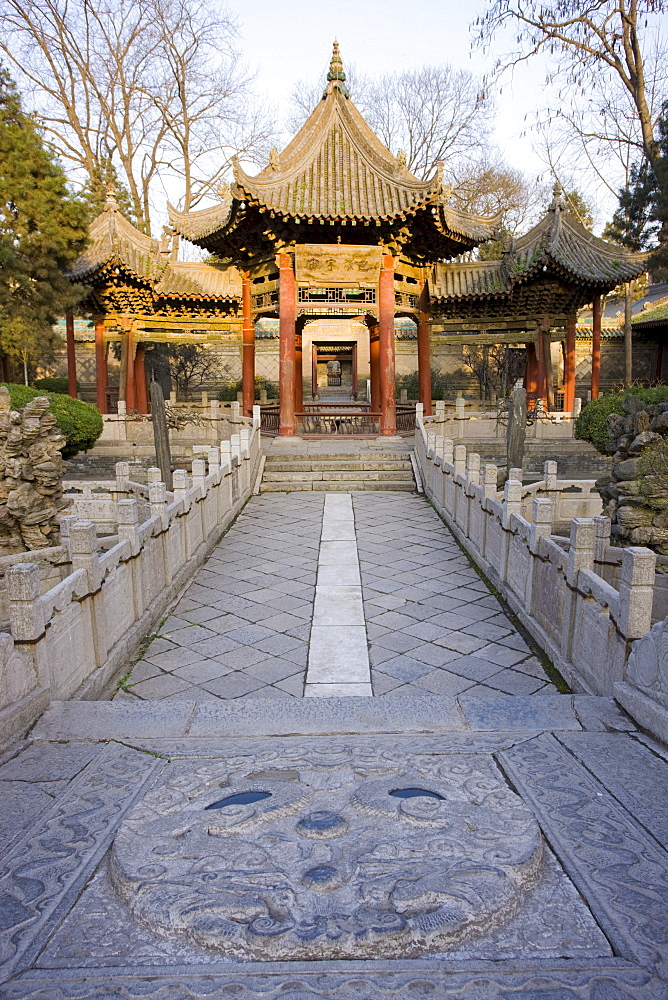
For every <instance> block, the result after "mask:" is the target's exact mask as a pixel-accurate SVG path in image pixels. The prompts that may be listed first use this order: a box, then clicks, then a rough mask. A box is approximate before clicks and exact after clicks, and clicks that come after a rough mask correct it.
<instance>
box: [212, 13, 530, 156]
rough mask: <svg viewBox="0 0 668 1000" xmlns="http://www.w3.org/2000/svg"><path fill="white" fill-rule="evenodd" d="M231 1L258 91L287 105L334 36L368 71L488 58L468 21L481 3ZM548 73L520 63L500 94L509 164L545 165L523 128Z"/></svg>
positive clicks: (471, 64) (500, 140) (500, 129)
mask: <svg viewBox="0 0 668 1000" xmlns="http://www.w3.org/2000/svg"><path fill="white" fill-rule="evenodd" d="M228 7H229V8H230V9H231V10H232V11H233V12H234V13H235V14H236V16H237V18H238V20H239V22H240V28H241V33H242V39H241V40H242V47H243V51H244V53H245V55H246V58H247V59H248V61H249V63H251V64H255V65H256V66H257V68H258V70H259V75H258V83H257V89H258V92H259V93H261V94H266V95H267V98H268V100H269V101H271V102H272V103H279V104H282V107H283V109H285V108H286V106H287V102H288V99H289V96H290V93H291V92H292V90H293V87H294V85H295V84H296V83H297V81H299V80H302V79H314V80H317V79H318V77H319V76H320V75H321V73H322V72H323V71H324V70H325V69H326V68H327V64H328V62H329V57H330V54H331V47H332V41H333V40H334V38H338V41H339V44H340V46H341V55H342V58H343V62H344V66H345V65H346V63H354V64H355V65H356V66H357V68H358V69H359V70H360V71H362V72H364V73H368V74H374V73H378V74H381V73H384V72H388V71H391V70H394V69H398V70H403V69H414V68H417V67H420V66H423V65H439V64H442V63H450V64H451V65H454V66H457V67H459V68H463V69H469V70H471V71H472V72H474V73H476V74H482V73H484V72H485V70H486V69H488V68H489V67H490V64H491V59H490V58H489V57H485V56H483V54H482V53H480V52H476V53H474V54H471V45H470V38H471V35H470V31H469V24H470V23H471V22H472V21H473V20H474V19H475V16H476V12H477V10H478V7H479V5H477V4H470V3H467V2H466V0H463V2H459V3H458V2H455V0H441V2H440V3H434V2H433V0H401V2H400V0H337V2H331V3H313V2H309V0H283V2H280V0H278V2H277V0H228ZM544 73H545V70H544V65H542V64H541V66H539V65H537V64H534V65H532V66H531V67H522V68H520V69H519V70H517V71H516V72H515V75H514V78H513V79H512V80H511V79H510V78H508V79H506V80H505V81H504V84H503V89H502V93H501V94H497V97H496V104H497V132H496V137H495V138H496V142H497V144H498V145H499V146H500V147H501V148H502V150H503V152H504V155H505V157H506V159H507V161H508V162H509V163H510V164H511V165H512V166H514V167H518V168H520V169H522V170H524V171H525V172H526V173H528V174H530V175H534V174H538V173H539V172H541V171H543V170H544V168H543V164H542V163H541V161H540V159H539V158H538V157H537V156H536V155H535V154H534V152H533V151H532V140H531V138H530V137H528V138H522V136H521V132H522V131H523V129H524V128H525V127H526V117H525V116H526V115H527V114H530V113H531V111H532V110H533V109H534V108H535V107H536V106H539V105H540V95H541V92H542V89H543V80H544ZM351 97H352V98H353V100H354V99H355V95H354V93H352V94H351Z"/></svg>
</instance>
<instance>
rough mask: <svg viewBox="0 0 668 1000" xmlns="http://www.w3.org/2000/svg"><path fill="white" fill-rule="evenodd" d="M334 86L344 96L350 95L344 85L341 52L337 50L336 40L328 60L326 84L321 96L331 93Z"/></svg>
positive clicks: (344, 76) (344, 78) (344, 75)
mask: <svg viewBox="0 0 668 1000" xmlns="http://www.w3.org/2000/svg"><path fill="white" fill-rule="evenodd" d="M334 88H336V89H337V90H340V91H341V93H342V94H343V96H344V97H350V93H349V91H348V88H347V87H346V74H345V72H344V69H343V63H342V62H341V53H340V52H339V43H338V42H337V41H335V42H334V48H333V50H332V58H331V59H330V62H329V73H328V74H327V86H326V87H325V92H324V94H323V95H322V96H323V97H327V95H328V94H331V93H332V91H333V90H334Z"/></svg>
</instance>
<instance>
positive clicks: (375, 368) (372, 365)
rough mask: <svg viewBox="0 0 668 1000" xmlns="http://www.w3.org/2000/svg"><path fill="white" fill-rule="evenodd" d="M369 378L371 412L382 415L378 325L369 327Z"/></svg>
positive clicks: (374, 324)
mask: <svg viewBox="0 0 668 1000" xmlns="http://www.w3.org/2000/svg"><path fill="white" fill-rule="evenodd" d="M369 378H370V380H371V412H372V413H380V334H379V332H378V324H377V323H373V324H372V325H371V326H370V327H369Z"/></svg>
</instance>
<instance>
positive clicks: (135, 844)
mask: <svg viewBox="0 0 668 1000" xmlns="http://www.w3.org/2000/svg"><path fill="white" fill-rule="evenodd" d="M409 763H410V767H408V768H406V769H402V768H391V767H386V766H382V765H381V764H380V762H378V764H377V765H376V766H364V765H363V766H359V767H354V768H353V767H351V766H350V765H346V766H339V767H337V768H330V769H326V768H318V767H317V766H316V765H314V766H313V768H312V769H309V768H300V769H299V770H281V769H280V768H278V767H275V768H274V767H270V768H268V769H267V770H257V769H256V770H251V769H250V763H249V762H248V758H246V764H245V767H241V768H236V767H234V766H230V764H232V765H234V761H231V762H229V761H228V762H226V765H225V766H223V765H221V764H220V762H218V763H216V762H212V761H210V762H208V763H206V764H199V765H196V764H193V763H188V764H184V763H177V762H175V763H173V764H171V765H169V766H168V768H167V769H166V772H165V776H164V777H163V780H162V783H161V784H159V785H158V786H156V787H155V788H154V789H153V790H152V791H151V792H149V793H148V794H147V795H146V797H145V798H144V799H143V800H142V801H141V802H140V803H139V804H137V805H136V806H135V807H134V808H133V810H132V812H131V813H130V814H129V815H128V817H127V818H126V819H125V821H124V822H123V824H122V825H121V827H120V830H119V832H118V834H117V836H116V839H115V843H114V848H113V854H112V866H111V867H112V878H113V881H114V885H115V887H116V890H117V892H118V893H119V894H120V896H121V897H122V898H123V900H124V901H125V902H126V903H127V904H128V905H129V907H130V909H131V910H132V913H133V915H134V916H135V917H136V918H138V919H139V920H140V921H142V922H143V923H145V924H147V925H149V926H150V927H151V928H152V929H153V930H156V931H158V932H159V933H160V934H162V935H165V936H168V937H174V936H181V935H184V936H185V937H186V938H187V939H188V940H190V942H191V943H194V944H198V945H204V946H206V947H209V948H213V949H218V950H219V951H220V952H223V953H224V954H225V955H226V956H228V957H233V958H236V959H244V958H246V959H249V960H281V959H286V960H287V959H290V960H294V959H307V960H308V959H338V958H393V957H403V958H408V957H417V956H419V955H423V954H427V953H430V952H443V951H447V950H449V949H452V948H454V947H456V946H459V945H461V944H462V943H463V942H466V941H468V940H472V939H473V938H475V937H478V936H480V935H483V934H485V933H487V932H489V931H491V930H492V929H495V928H497V927H499V926H500V925H502V924H503V923H504V922H506V921H507V920H508V919H510V918H511V917H512V916H514V915H515V914H516V913H517V912H518V910H519V909H520V907H521V906H522V903H523V900H524V899H525V897H526V894H527V892H528V891H529V890H530V889H531V888H533V886H534V885H535V884H536V882H537V880H538V878H539V877H540V868H541V856H542V840H541V834H540V830H539V828H538V826H537V824H536V822H535V820H534V818H533V816H532V814H531V813H530V812H529V810H528V809H527V808H526V807H525V806H524V804H523V803H522V802H521V800H520V799H519V798H518V797H517V796H516V795H515V794H514V793H513V792H512V791H511V790H510V789H509V788H508V786H507V785H506V784H505V783H504V781H503V779H502V777H501V776H500V774H499V772H498V771H497V770H495V767H494V764H493V763H491V762H489V761H487V760H484V759H481V758H480V757H479V756H456V757H449V758H448V760H447V761H446V762H444V761H443V760H442V759H441V760H439V761H438V762H437V763H436V764H434V763H431V764H429V763H426V764H424V766H420V758H415V759H414V760H412V761H410V762H409ZM249 800H252V801H249Z"/></svg>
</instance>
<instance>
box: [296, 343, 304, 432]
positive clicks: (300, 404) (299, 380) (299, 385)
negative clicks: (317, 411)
mask: <svg viewBox="0 0 668 1000" xmlns="http://www.w3.org/2000/svg"><path fill="white" fill-rule="evenodd" d="M303 412H304V372H303V369H302V331H301V330H300V331H299V332H298V333H295V413H303Z"/></svg>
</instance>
